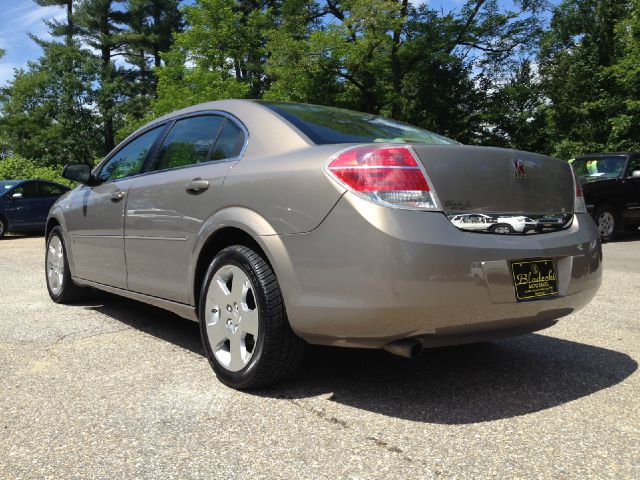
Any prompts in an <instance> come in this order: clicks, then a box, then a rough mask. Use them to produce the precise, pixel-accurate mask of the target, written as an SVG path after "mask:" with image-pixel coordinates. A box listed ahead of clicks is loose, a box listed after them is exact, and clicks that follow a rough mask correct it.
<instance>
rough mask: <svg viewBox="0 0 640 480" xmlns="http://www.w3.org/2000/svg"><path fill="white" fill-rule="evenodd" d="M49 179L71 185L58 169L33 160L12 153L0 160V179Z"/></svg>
mask: <svg viewBox="0 0 640 480" xmlns="http://www.w3.org/2000/svg"><path fill="white" fill-rule="evenodd" d="M32 178H33V179H35V178H37V179H40V180H51V181H54V182H58V183H62V184H63V185H71V182H69V180H66V179H64V178H62V177H61V176H60V169H58V168H52V167H43V166H41V165H39V164H38V162H35V161H33V160H28V159H26V158H22V157H19V156H17V155H13V156H11V157H7V158H4V159H2V160H0V180H23V179H32Z"/></svg>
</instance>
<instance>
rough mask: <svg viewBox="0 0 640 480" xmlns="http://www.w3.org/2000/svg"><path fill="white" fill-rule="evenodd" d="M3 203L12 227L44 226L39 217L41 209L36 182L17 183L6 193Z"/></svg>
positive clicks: (29, 227)
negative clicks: (5, 199)
mask: <svg viewBox="0 0 640 480" xmlns="http://www.w3.org/2000/svg"><path fill="white" fill-rule="evenodd" d="M5 205H6V207H5V212H6V214H7V217H9V219H10V222H11V226H12V228H16V229H31V228H37V227H38V226H40V225H41V226H42V227H43V228H44V222H43V221H42V219H41V218H39V210H41V209H40V208H39V206H40V199H39V198H38V186H37V184H36V182H24V183H22V184H20V185H18V186H17V187H16V188H14V189H13V190H12V191H11V192H10V193H9V194H8V197H7V201H6V202H5Z"/></svg>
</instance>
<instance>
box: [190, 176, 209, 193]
mask: <svg viewBox="0 0 640 480" xmlns="http://www.w3.org/2000/svg"><path fill="white" fill-rule="evenodd" d="M207 188H209V180H202V179H201V178H194V179H193V180H191V181H190V182H189V183H187V185H186V186H185V189H186V190H187V193H188V194H190V195H197V194H198V193H202V192H204V191H205V190H206V189H207Z"/></svg>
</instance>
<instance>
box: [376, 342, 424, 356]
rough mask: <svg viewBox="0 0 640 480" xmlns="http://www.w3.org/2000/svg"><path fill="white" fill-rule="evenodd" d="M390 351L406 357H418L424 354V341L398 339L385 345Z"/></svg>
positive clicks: (385, 348)
mask: <svg viewBox="0 0 640 480" xmlns="http://www.w3.org/2000/svg"><path fill="white" fill-rule="evenodd" d="M383 349H384V350H386V351H387V352H389V353H392V354H394V355H398V356H400V357H404V358H410V359H414V358H418V357H419V356H420V355H422V350H423V348H422V342H420V341H419V340H398V341H397V342H392V343H388V344H387V345H385V346H384V347H383Z"/></svg>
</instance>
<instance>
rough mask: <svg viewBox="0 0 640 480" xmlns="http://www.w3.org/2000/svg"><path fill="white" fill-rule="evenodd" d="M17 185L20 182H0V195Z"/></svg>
mask: <svg viewBox="0 0 640 480" xmlns="http://www.w3.org/2000/svg"><path fill="white" fill-rule="evenodd" d="M19 183H20V180H2V181H0V194H2V192H6V191H7V190H9V189H10V188H13V187H15V186H16V185H17V184H19Z"/></svg>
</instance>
